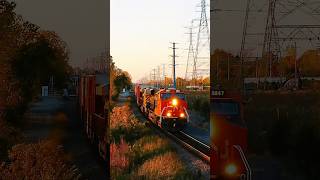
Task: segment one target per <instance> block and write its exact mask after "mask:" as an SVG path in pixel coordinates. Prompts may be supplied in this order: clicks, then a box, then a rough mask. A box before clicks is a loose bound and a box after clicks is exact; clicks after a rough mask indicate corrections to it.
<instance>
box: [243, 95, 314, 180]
mask: <svg viewBox="0 0 320 180" xmlns="http://www.w3.org/2000/svg"><path fill="white" fill-rule="evenodd" d="M245 119H246V120H247V124H248V129H249V150H250V151H251V153H255V154H261V155H263V154H265V153H269V154H271V155H272V156H273V157H276V158H277V159H281V160H282V162H283V164H284V165H285V169H286V170H287V171H289V172H290V173H291V174H292V173H293V174H295V173H299V174H302V175H303V176H305V177H308V178H310V179H312V178H315V177H317V173H318V162H319V161H320V157H319V156H318V155H317V154H318V153H319V152H320V92H305V91H300V92H284V93H281V92H270V93H261V94H257V95H254V96H253V97H252V100H251V102H249V104H247V105H246V106H245Z"/></svg>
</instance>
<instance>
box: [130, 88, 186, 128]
mask: <svg viewBox="0 0 320 180" xmlns="http://www.w3.org/2000/svg"><path fill="white" fill-rule="evenodd" d="M135 96H136V101H137V105H138V107H139V108H140V110H141V112H142V113H143V114H145V115H146V116H147V117H148V119H150V120H151V121H152V122H153V123H155V124H157V125H158V126H160V127H163V128H165V129H168V130H170V131H178V130H181V129H183V128H184V127H185V125H186V124H187V123H188V122H189V114H188V111H187V109H188V104H187V102H186V96H185V94H184V93H183V92H181V91H180V90H176V89H159V90H156V89H152V88H142V85H137V86H135Z"/></svg>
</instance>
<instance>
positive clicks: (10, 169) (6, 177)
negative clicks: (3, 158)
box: [0, 140, 80, 180]
mask: <svg viewBox="0 0 320 180" xmlns="http://www.w3.org/2000/svg"><path fill="white" fill-rule="evenodd" d="M9 158H10V161H11V162H10V163H2V165H1V167H0V177H1V178H0V179H3V180H11V179H31V180H33V179H35V180H36V179H43V180H55V179H57V180H58V179H59V180H60V179H66V180H67V179H79V177H80V175H79V173H78V172H77V170H76V169H75V167H73V166H71V165H70V164H68V163H67V162H66V155H65V154H64V152H63V149H62V147H61V146H59V145H58V144H56V142H54V141H49V140H46V141H40V142H39V143H34V144H19V145H16V146H14V147H13V148H12V150H10V152H9Z"/></svg>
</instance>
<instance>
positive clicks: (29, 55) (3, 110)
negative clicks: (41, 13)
mask: <svg viewBox="0 0 320 180" xmlns="http://www.w3.org/2000/svg"><path fill="white" fill-rule="evenodd" d="M15 7H16V4H15V3H14V2H8V1H6V0H1V1H0V69H1V71H0V82H1V85H0V119H2V120H3V119H5V120H8V121H14V120H16V119H18V117H17V116H18V115H21V114H23V112H24V111H25V109H26V105H27V104H28V103H29V102H30V101H31V100H32V99H33V98H35V97H36V96H37V95H38V94H39V92H40V86H41V85H43V84H47V83H48V81H49V79H50V77H54V79H55V85H56V86H57V87H58V88H62V87H64V85H65V83H66V81H67V77H68V75H69V74H70V73H71V71H72V69H71V67H70V66H69V64H68V59H69V51H68V48H67V45H66V43H65V42H64V41H62V40H61V39H60V37H59V36H58V35H57V34H56V33H55V32H52V31H44V30H41V28H40V27H39V26H37V25H35V24H32V23H31V22H28V21H25V20H24V19H23V18H22V16H20V15H18V14H16V13H15V12H14V10H15Z"/></svg>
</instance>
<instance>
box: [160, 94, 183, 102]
mask: <svg viewBox="0 0 320 180" xmlns="http://www.w3.org/2000/svg"><path fill="white" fill-rule="evenodd" d="M173 97H177V98H179V99H181V100H185V98H186V96H185V94H182V93H176V94H175V95H173V94H170V93H163V94H161V99H163V100H167V99H170V98H173Z"/></svg>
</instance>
